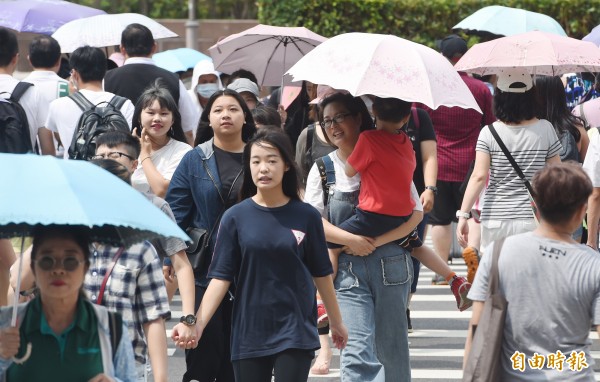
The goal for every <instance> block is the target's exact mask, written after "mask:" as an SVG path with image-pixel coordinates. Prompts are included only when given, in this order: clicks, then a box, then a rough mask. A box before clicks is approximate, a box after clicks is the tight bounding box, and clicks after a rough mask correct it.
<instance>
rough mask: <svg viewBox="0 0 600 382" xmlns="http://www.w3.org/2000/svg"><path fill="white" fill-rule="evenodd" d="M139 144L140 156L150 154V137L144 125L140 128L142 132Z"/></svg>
mask: <svg viewBox="0 0 600 382" xmlns="http://www.w3.org/2000/svg"><path fill="white" fill-rule="evenodd" d="M138 129H139V127H138ZM140 145H141V146H142V147H141V151H140V158H142V159H144V158H146V157H149V156H150V155H152V138H151V137H150V134H148V132H147V131H146V128H145V127H144V128H142V132H141V134H140Z"/></svg>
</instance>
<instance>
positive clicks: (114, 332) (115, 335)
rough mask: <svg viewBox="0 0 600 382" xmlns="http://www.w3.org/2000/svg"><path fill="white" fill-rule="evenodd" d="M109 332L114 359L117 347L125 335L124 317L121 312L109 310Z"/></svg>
mask: <svg viewBox="0 0 600 382" xmlns="http://www.w3.org/2000/svg"><path fill="white" fill-rule="evenodd" d="M108 334H109V335H110V345H111V348H112V358H113V361H114V359H115V356H116V355H117V348H118V347H119V342H121V337H122V336H123V317H122V316H121V315H120V314H119V313H115V312H111V311H108Z"/></svg>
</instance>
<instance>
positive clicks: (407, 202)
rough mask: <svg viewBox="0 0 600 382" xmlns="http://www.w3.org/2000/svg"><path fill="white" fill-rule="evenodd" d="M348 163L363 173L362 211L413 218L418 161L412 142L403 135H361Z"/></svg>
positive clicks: (361, 190)
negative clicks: (412, 188) (415, 176)
mask: <svg viewBox="0 0 600 382" xmlns="http://www.w3.org/2000/svg"><path fill="white" fill-rule="evenodd" d="M348 163H350V165H351V166H352V167H354V169H355V170H356V171H358V172H359V173H360V179H361V183H360V195H359V197H358V207H359V208H360V209H362V210H364V211H368V212H375V213H378V214H382V215H391V216H409V215H411V214H412V211H413V208H414V207H415V203H414V201H413V200H412V199H411V197H410V195H411V193H410V186H411V183H412V177H413V172H414V171H415V165H416V161H415V152H414V150H413V147H412V143H411V141H410V138H409V137H408V136H407V135H406V134H405V133H404V132H400V133H399V134H390V133H388V132H387V131H383V130H370V131H364V132H362V133H361V134H360V136H359V138H358V142H357V143H356V146H355V147H354V151H352V154H351V155H350V156H349V157H348Z"/></svg>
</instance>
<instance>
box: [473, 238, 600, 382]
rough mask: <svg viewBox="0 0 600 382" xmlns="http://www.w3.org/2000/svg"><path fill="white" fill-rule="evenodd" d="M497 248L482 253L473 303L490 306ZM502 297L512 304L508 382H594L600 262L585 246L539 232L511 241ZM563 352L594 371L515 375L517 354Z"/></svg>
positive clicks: (501, 265)
mask: <svg viewBox="0 0 600 382" xmlns="http://www.w3.org/2000/svg"><path fill="white" fill-rule="evenodd" d="M493 247H494V243H492V244H490V245H489V246H488V247H486V248H485V249H484V251H483V253H485V256H483V257H482V259H481V263H480V264H479V268H478V270H477V274H476V275H475V280H474V281H473V286H472V287H471V290H470V291H469V294H468V297H469V298H470V299H471V300H473V301H485V299H486V298H487V293H488V285H489V278H490V276H489V275H490V272H491V267H492V261H491V260H492V256H491V254H492V253H493ZM498 273H499V275H500V282H499V284H498V285H499V291H500V293H501V294H502V295H503V296H504V298H506V300H507V301H508V310H507V312H506V319H505V323H504V338H503V344H502V369H503V370H504V378H503V379H502V380H503V381H527V382H529V381H593V380H594V359H593V358H592V355H591V353H590V350H591V349H590V343H591V341H590V340H589V338H588V337H589V333H590V325H591V324H593V325H598V324H600V256H598V253H597V252H596V251H594V250H593V249H591V248H588V247H587V246H585V245H582V244H569V243H564V242H560V241H556V240H552V239H548V238H544V237H542V236H539V235H537V234H536V233H534V232H527V233H522V234H518V235H514V236H510V237H508V238H507V239H506V240H505V242H504V245H503V246H502V250H501V253H500V257H499V259H498ZM558 350H560V351H561V352H562V353H563V354H564V355H565V360H566V359H567V358H569V357H570V355H571V352H572V351H576V352H580V351H583V352H584V353H585V356H586V361H587V363H588V365H589V368H587V369H584V370H583V371H580V372H578V373H573V372H570V371H569V365H568V364H567V362H565V364H564V370H563V371H562V372H559V371H557V370H552V369H551V370H548V369H544V370H535V369H532V368H531V367H529V365H527V367H526V368H525V371H524V372H521V371H516V370H513V368H512V364H511V361H510V357H511V356H512V355H513V354H514V352H515V351H519V352H521V353H524V354H525V356H526V358H528V359H529V358H530V357H531V356H533V354H534V353H535V352H537V353H538V354H540V355H543V356H548V355H549V354H553V353H556V352H557V351H558Z"/></svg>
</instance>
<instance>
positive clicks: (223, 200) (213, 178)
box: [194, 146, 237, 205]
mask: <svg viewBox="0 0 600 382" xmlns="http://www.w3.org/2000/svg"><path fill="white" fill-rule="evenodd" d="M194 150H196V153H197V154H198V156H199V157H200V160H201V161H202V166H203V167H204V170H205V171H206V173H207V174H208V177H209V178H210V180H211V181H212V184H213V186H215V189H216V190H217V194H219V198H220V199H221V202H222V203H223V205H225V198H223V194H221V189H220V188H219V185H218V184H217V181H216V180H215V177H214V176H213V173H212V172H211V171H210V169H209V168H208V165H207V164H206V158H205V157H204V155H205V154H204V151H202V149H201V148H200V146H196V148H195V149H194ZM213 155H215V154H213ZM236 179H237V178H236ZM230 191H231V190H230Z"/></svg>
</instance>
